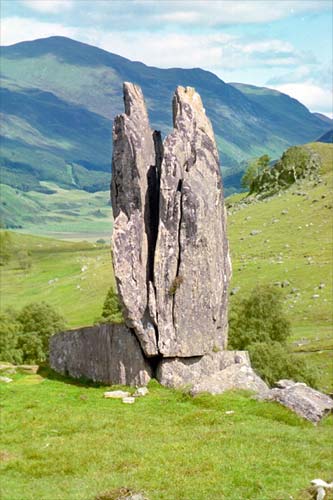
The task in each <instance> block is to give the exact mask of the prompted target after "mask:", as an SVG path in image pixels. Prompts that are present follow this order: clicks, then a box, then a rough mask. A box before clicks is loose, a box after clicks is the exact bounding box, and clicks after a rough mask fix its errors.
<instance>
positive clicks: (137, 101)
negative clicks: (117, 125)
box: [123, 82, 149, 126]
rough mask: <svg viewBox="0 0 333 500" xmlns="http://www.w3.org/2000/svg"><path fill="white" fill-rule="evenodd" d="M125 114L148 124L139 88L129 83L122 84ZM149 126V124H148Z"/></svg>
mask: <svg viewBox="0 0 333 500" xmlns="http://www.w3.org/2000/svg"><path fill="white" fill-rule="evenodd" d="M123 95H124V105H125V114H126V115H127V116H129V117H131V118H138V119H140V120H143V121H144V122H145V123H146V124H148V113H147V108H146V104H145V99H144V96H143V93H142V90H141V88H140V87H139V86H138V85H135V84H134V83H130V82H124V83H123ZM148 126H149V124H148Z"/></svg>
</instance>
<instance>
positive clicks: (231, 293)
mask: <svg viewBox="0 0 333 500" xmlns="http://www.w3.org/2000/svg"><path fill="white" fill-rule="evenodd" d="M239 290H240V286H236V287H235V288H232V289H231V291H230V295H236V293H238V292H239Z"/></svg>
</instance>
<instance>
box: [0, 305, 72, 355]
mask: <svg viewBox="0 0 333 500" xmlns="http://www.w3.org/2000/svg"><path fill="white" fill-rule="evenodd" d="M64 329H65V321H64V319H63V317H62V316H60V315H59V314H58V313H57V312H56V311H55V310H54V309H53V308H52V307H51V306H50V305H49V304H46V303H45V302H41V303H32V304H29V305H27V306H26V307H24V308H23V309H22V311H21V312H20V313H18V314H17V313H15V312H13V311H6V313H4V314H2V315H1V316H0V333H1V337H0V359H1V360H2V361H8V362H11V363H22V362H24V363H41V362H43V361H45V360H46V359H47V356H48V347H49V346H48V344H49V338H50V337H51V335H53V334H54V333H57V332H59V331H61V330H64Z"/></svg>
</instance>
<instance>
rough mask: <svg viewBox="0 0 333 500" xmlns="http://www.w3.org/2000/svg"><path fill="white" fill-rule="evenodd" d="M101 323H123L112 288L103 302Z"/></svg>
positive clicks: (116, 296) (117, 300) (119, 307)
mask: <svg viewBox="0 0 333 500" xmlns="http://www.w3.org/2000/svg"><path fill="white" fill-rule="evenodd" d="M102 321H103V322H105V323H106V322H108V323H118V324H120V323H124V318H123V313H122V310H121V306H120V302H119V298H118V295H117V293H116V292H115V290H114V289H113V287H111V288H110V289H109V291H108V293H107V295H106V298H105V301H104V305H103V311H102Z"/></svg>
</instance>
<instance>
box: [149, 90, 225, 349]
mask: <svg viewBox="0 0 333 500" xmlns="http://www.w3.org/2000/svg"><path fill="white" fill-rule="evenodd" d="M173 121H174V130H173V132H172V133H171V134H170V135H169V136H168V137H167V138H166V139H165V142H164V152H163V161H162V166H161V180H160V221H159V229H158V239H157V245H156V251H155V263H154V284H155V288H156V313H157V318H158V348H159V351H160V353H161V354H162V355H163V356H165V357H176V356H177V357H192V356H202V355H204V354H206V353H208V352H210V351H212V349H214V348H215V349H225V347H226V342H227V287H228V283H229V279H230V273H231V266H230V259H229V253H228V242H227V238H226V216H225V211H224V203H223V194H222V181H221V173H220V165H219V159H218V153H217V148H216V143H215V139H214V133H213V129H212V126H211V123H210V121H209V119H208V118H207V116H206V114H205V110H204V108H203V105H202V102H201V98H200V96H199V94H198V93H197V92H195V90H194V89H193V88H190V87H186V88H183V87H178V88H177V90H176V92H175V96H174V99H173Z"/></svg>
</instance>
